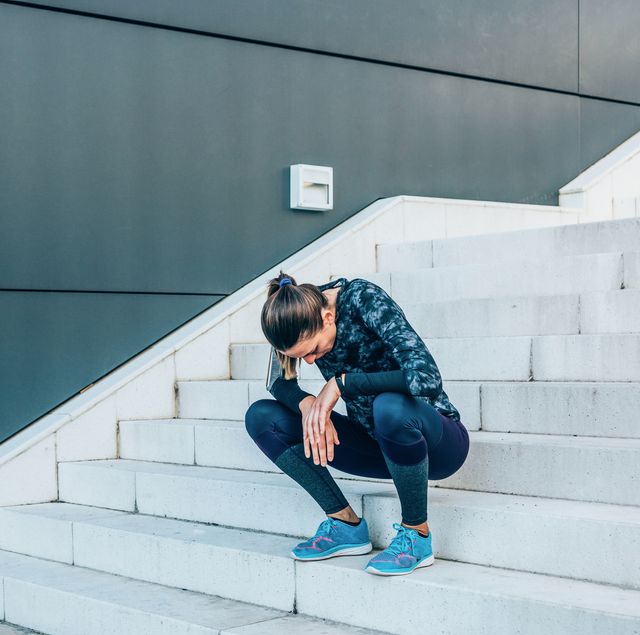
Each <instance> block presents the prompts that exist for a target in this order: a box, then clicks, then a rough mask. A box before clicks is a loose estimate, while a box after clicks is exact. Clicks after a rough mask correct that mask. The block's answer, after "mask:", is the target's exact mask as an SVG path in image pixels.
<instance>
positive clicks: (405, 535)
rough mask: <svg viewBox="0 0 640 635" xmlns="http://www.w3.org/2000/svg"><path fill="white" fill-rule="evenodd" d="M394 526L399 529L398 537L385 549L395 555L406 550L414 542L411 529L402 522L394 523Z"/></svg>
mask: <svg viewBox="0 0 640 635" xmlns="http://www.w3.org/2000/svg"><path fill="white" fill-rule="evenodd" d="M393 528H394V529H397V530H398V533H397V535H396V537H395V538H394V539H393V540H392V541H391V544H390V545H389V546H388V547H387V548H386V549H385V551H389V552H391V553H392V554H394V555H396V556H397V555H399V554H401V553H403V552H406V551H407V550H408V549H409V547H411V545H412V542H411V538H410V537H409V533H410V531H411V530H410V529H408V528H407V527H405V526H404V525H401V524H400V523H393Z"/></svg>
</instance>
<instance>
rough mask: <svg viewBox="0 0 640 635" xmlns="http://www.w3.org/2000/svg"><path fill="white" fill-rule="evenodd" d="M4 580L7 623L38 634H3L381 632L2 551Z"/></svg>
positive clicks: (4, 633) (0, 576)
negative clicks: (25, 626)
mask: <svg viewBox="0 0 640 635" xmlns="http://www.w3.org/2000/svg"><path fill="white" fill-rule="evenodd" d="M77 511H81V510H77ZM51 520H52V519H51V518H47V517H46V516H45V522H49V521H51ZM66 524H67V526H68V528H70V526H71V521H68V522H67V523H66ZM63 538H64V539H65V542H67V543H68V542H69V541H68V536H64V537H63ZM0 582H2V583H3V584H4V616H5V619H6V620H7V621H13V622H14V623H19V624H22V625H28V626H29V627H30V628H33V629H37V631H31V630H27V629H24V628H22V627H17V628H16V627H14V626H10V625H6V626H4V625H2V626H0V635H9V634H11V635H13V634H14V633H16V634H17V633H21V634H22V633H35V632H39V633H48V634H51V635H129V634H130V635H196V634H197V635H206V634H210V635H280V634H282V633H291V634H292V633H301V632H303V631H304V632H305V633H309V635H327V634H329V633H331V634H332V635H333V634H335V635H365V634H371V635H375V634H378V635H380V634H381V631H373V630H368V629H360V628H354V627H352V626H347V625H345V624H339V623H336V622H330V621H328V620H324V619H320V618H314V617H304V616H302V615H299V614H291V613H287V612H285V611H282V610H276V609H272V608H268V607H264V606H258V605H256V604H250V603H247V602H239V601H237V600H229V599H227V598H223V597H217V596H214V595H205V594H203V593H198V592H194V591H186V590H183V589H179V588H172V587H170V586H163V585H160V584H155V583H152V582H145V581H142V580H136V579H134V578H128V577H124V576H119V575H114V574H112V573H105V572H102V571H95V570H92V569H88V568H85V567H80V566H72V565H70V564H62V563H60V562H52V561H51V560H43V559H41V558H35V557H32V556H25V555H22V554H18V553H12V552H10V551H0Z"/></svg>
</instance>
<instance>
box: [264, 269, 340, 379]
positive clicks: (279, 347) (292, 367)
mask: <svg viewBox="0 0 640 635" xmlns="http://www.w3.org/2000/svg"><path fill="white" fill-rule="evenodd" d="M284 278H289V279H290V280H291V284H289V283H286V284H284V285H283V286H280V281H281V280H282V279H284ZM327 306H329V301H328V300H327V298H326V297H325V296H324V295H323V294H322V292H321V291H320V289H318V287H317V286H316V285H315V284H311V283H309V282H303V283H302V284H297V283H296V280H295V278H294V277H293V276H290V275H287V274H286V273H283V272H282V269H280V274H279V275H278V276H277V277H276V278H272V279H271V280H269V282H268V288H267V301H266V302H265V303H264V306H263V307H262V313H261V316H260V323H261V326H262V332H263V333H264V335H265V337H266V338H267V340H268V341H269V343H270V344H271V345H272V346H273V347H274V348H275V349H276V355H277V356H278V361H279V362H280V365H281V366H282V368H283V371H284V378H285V379H293V378H294V377H297V376H298V372H297V368H296V366H299V365H300V361H301V359H302V358H301V357H289V356H288V355H284V354H283V353H281V352H280V351H284V350H287V349H289V348H292V347H293V346H295V345H296V344H297V343H298V342H299V341H300V340H303V339H307V338H308V337H313V336H314V335H315V334H316V333H317V332H318V331H320V330H321V329H322V327H323V326H324V324H323V321H322V314H321V310H322V309H324V308H326V307H327ZM296 363H297V364H296Z"/></svg>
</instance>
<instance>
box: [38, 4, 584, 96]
mask: <svg viewBox="0 0 640 635" xmlns="http://www.w3.org/2000/svg"><path fill="white" fill-rule="evenodd" d="M43 4H47V5H50V6H58V7H66V8H71V9H76V10H82V11H90V12H95V13H100V14H104V15H112V16H119V17H126V18H129V19H135V20H144V21H150V22H153V23H159V24H170V25H174V26H180V27H183V28H191V29H198V30H205V31H209V32H213V33H219V34H225V35H233V36H237V37H244V38H252V39H257V40H261V41H267V42H276V43H279V44H287V45H292V46H300V47H304V48H311V49H314V50H318V51H329V52H332V53H341V54H345V55H356V56H359V57H367V58H371V59H376V60H385V61H391V62H399V63H403V64H411V65H417V66H421V67H427V68H431V69H435V68H437V69H440V70H445V71H451V72H457V73H464V74H469V75H479V76H482V77H488V78H493V79H500V80H507V81H513V82H518V83H525V84H533V85H537V86H544V87H547V88H558V89H562V90H571V91H575V90H577V82H578V77H577V73H576V65H577V37H578V33H577V29H576V25H577V21H578V1H577V0H455V1H445V0H402V2H399V1H398V0H374V1H372V0H349V1H348V2H345V1H344V0H188V1H187V0H182V1H181V2H175V0H153V1H149V0H147V1H144V0H129V1H128V2H126V3H124V2H121V1H119V0H53V1H48V2H45V3H43Z"/></svg>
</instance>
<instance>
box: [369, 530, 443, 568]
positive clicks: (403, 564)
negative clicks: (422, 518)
mask: <svg viewBox="0 0 640 635" xmlns="http://www.w3.org/2000/svg"><path fill="white" fill-rule="evenodd" d="M393 528H394V529H397V530H398V533H397V534H396V537H395V538H394V539H393V540H392V541H391V544H390V545H389V546H388V547H387V548H386V549H385V550H384V551H381V552H380V553H378V554H376V555H375V556H373V558H371V560H369V562H367V565H366V567H365V571H369V572H370V573H376V574H378V575H402V574H404V573H411V572H412V571H413V570H414V569H417V568H418V567H428V566H429V565H431V564H433V550H432V549H431V529H429V535H428V536H427V537H426V538H425V537H424V536H421V535H420V534H419V533H418V531H417V530H416V529H411V528H410V527H405V526H404V525H401V524H400V523H393Z"/></svg>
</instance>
